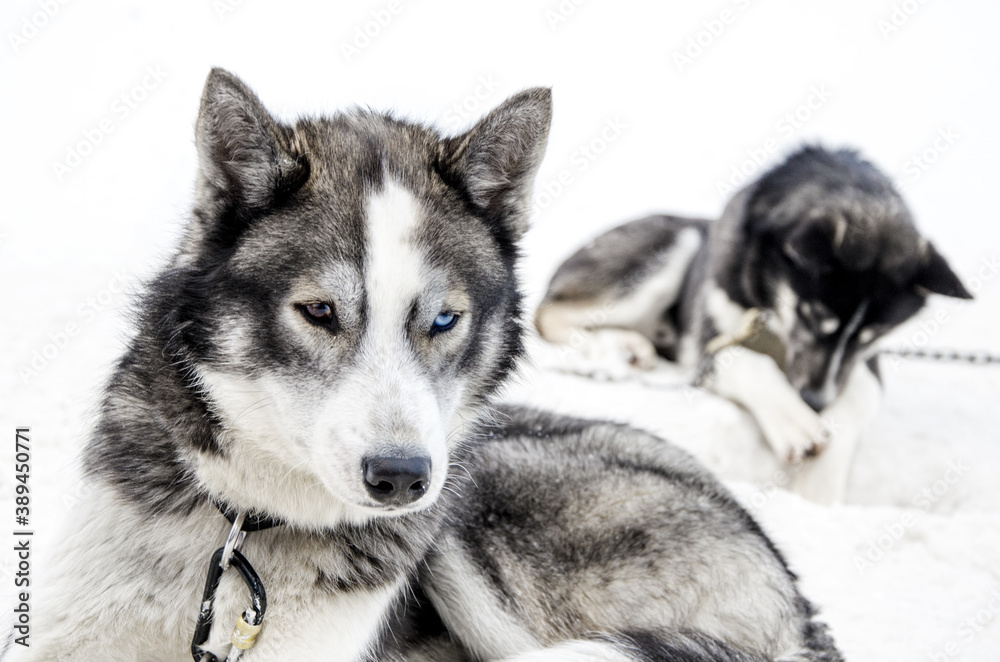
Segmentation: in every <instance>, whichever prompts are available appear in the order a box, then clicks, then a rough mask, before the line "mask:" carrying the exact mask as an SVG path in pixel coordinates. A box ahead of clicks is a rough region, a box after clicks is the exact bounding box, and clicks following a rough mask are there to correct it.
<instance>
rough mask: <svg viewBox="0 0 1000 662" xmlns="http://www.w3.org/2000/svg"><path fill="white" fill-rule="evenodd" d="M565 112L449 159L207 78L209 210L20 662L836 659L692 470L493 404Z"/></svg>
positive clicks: (517, 343) (103, 419) (135, 370)
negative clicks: (522, 266)
mask: <svg viewBox="0 0 1000 662" xmlns="http://www.w3.org/2000/svg"><path fill="white" fill-rule="evenodd" d="M550 116H551V98H550V93H549V91H548V90H544V89H533V90H528V91H526V92H522V93H520V94H518V95H515V96H514V97H512V98H510V99H509V100H507V101H506V102H505V103H503V104H502V105H501V106H499V107H498V108H496V109H495V110H493V111H492V112H491V113H489V114H488V115H487V116H486V117H485V118H484V119H483V120H482V121H480V122H479V123H478V124H477V125H476V126H475V127H473V128H472V129H471V130H469V131H468V132H467V133H465V134H463V135H460V136H457V137H443V136H441V135H439V134H438V133H437V132H436V131H434V130H433V129H429V128H426V127H422V126H418V125H415V124H411V123H407V122H404V121H401V120H397V119H394V118H392V117H390V116H387V115H381V114H376V113H372V112H367V111H353V112H348V113H344V114H340V115H336V116H333V117H331V118H318V119H303V120H300V121H298V122H296V123H295V124H294V125H289V124H284V123H281V122H279V121H278V120H276V119H274V118H273V117H272V116H271V115H270V114H269V113H268V112H267V111H266V110H265V109H264V107H263V106H262V105H261V103H260V101H259V100H258V99H257V97H256V96H255V95H254V94H253V92H251V91H250V90H249V89H248V88H247V87H246V86H245V85H244V84H243V83H242V82H241V81H239V80H238V79H237V78H235V77H234V76H233V75H231V74H229V73H227V72H225V71H221V70H214V71H213V72H212V73H211V75H210V76H209V78H208V81H207V84H206V87H205V91H204V95H203V97H202V102H201V109H200V113H199V117H198V121H197V130H196V144H197V149H198V155H199V173H198V180H197V200H196V204H195V208H194V215H193V218H192V219H191V222H190V225H189V227H188V231H187V233H186V235H185V236H184V238H183V240H182V244H181V247H180V249H179V251H178V252H177V254H176V256H175V257H174V258H173V259H172V261H171V262H170V263H169V265H168V266H167V267H166V268H165V269H164V271H163V272H162V273H160V274H159V276H157V277H156V278H155V279H154V280H153V281H152V283H151V284H150V286H149V288H148V293H147V294H146V295H145V296H144V297H143V298H141V299H140V300H139V301H138V304H139V308H140V313H141V314H140V316H139V320H138V332H137V333H136V335H135V337H134V339H133V340H132V341H131V344H130V347H129V349H128V351H127V353H126V354H125V356H124V357H123V358H122V360H121V361H120V362H119V364H118V366H117V369H116V370H115V372H114V374H113V376H112V378H111V381H110V384H109V385H108V387H107V394H106V398H105V400H104V403H103V407H102V411H101V416H100V419H99V423H98V425H97V427H96V429H95V431H94V434H93V437H92V439H91V441H90V443H89V444H88V446H87V448H86V450H85V455H84V461H85V467H86V480H87V485H88V488H87V490H86V493H87V499H86V503H85V505H84V506H82V507H81V508H82V510H81V511H79V512H78V513H74V523H73V527H72V530H71V531H70V532H68V533H67V535H66V536H65V538H64V539H63V541H62V543H61V545H62V548H61V549H60V550H59V554H58V560H57V562H56V563H55V568H54V570H53V572H52V575H51V576H50V577H49V582H48V584H47V586H48V588H47V589H46V590H43V591H40V592H39V594H38V596H37V598H36V599H35V602H34V607H35V609H36V612H35V614H36V615H35V618H34V621H33V626H34V629H33V631H32V636H31V641H30V644H31V645H30V648H24V647H21V646H18V645H17V644H14V645H13V646H12V650H13V651H14V656H15V658H16V659H26V660H67V661H82V662H89V661H91V660H95V661H96V660H101V661H102V662H108V661H126V660H127V661H129V662H134V661H135V660H171V661H180V660H184V659H190V658H191V656H192V654H193V655H194V658H195V659H196V660H204V661H206V662H208V661H211V660H216V659H222V658H225V657H226V655H232V654H233V652H232V651H230V639H229V637H230V633H231V632H232V628H233V624H234V623H236V624H239V625H238V627H237V633H236V634H235V635H234V641H236V642H237V643H239V644H240V646H247V645H248V644H249V643H252V640H253V637H254V636H256V645H254V646H252V647H250V648H248V649H247V650H246V651H245V652H243V653H242V657H241V659H243V660H245V662H266V661H278V660H280V661H284V660H324V661H328V662H338V661H339V662H361V661H362V660H374V659H384V660H411V661H413V662H417V661H419V660H435V661H436V662H444V661H446V660H449V659H450V660H500V659H511V660H519V661H522V662H525V661H528V660H536V661H541V660H585V659H586V660H607V661H609V662H612V661H614V662H618V661H626V660H630V661H635V662H649V661H652V660H666V659H685V660H730V661H736V660H754V661H758V660H775V659H782V660H825V661H829V660H839V659H841V658H840V656H839V654H838V653H837V652H836V649H835V648H834V645H833V643H832V641H831V639H830V637H829V636H828V635H827V634H826V630H825V626H823V625H822V624H820V623H817V622H815V621H814V620H813V610H812V608H811V607H810V605H809V603H808V602H807V601H806V600H805V599H803V598H802V597H801V595H800V594H799V593H798V591H797V588H796V584H795V578H794V576H793V575H792V574H791V572H789V570H788V569H787V567H786V566H785V563H784V561H783V560H782V557H781V555H780V554H779V553H778V552H777V551H776V550H775V548H774V547H773V545H772V544H771V543H770V541H769V540H768V539H767V537H766V536H765V535H764V534H763V533H762V532H761V530H760V529H759V528H758V527H757V525H756V524H755V523H754V521H753V520H752V519H751V518H750V517H749V516H748V515H747V514H746V512H745V511H743V510H742V509H741V508H740V507H739V506H738V505H737V504H736V503H735V502H734V501H733V499H732V498H731V497H730V496H728V495H727V494H726V492H725V491H724V490H723V489H722V488H721V487H720V486H719V484H718V483H716V482H715V481H714V480H713V479H712V478H711V477H710V476H709V475H708V474H707V473H706V472H705V471H704V470H703V469H701V468H700V467H698V466H697V465H696V464H695V463H694V462H693V461H692V460H691V459H690V458H689V457H688V456H686V455H685V454H683V453H682V452H680V451H678V450H677V449H675V448H673V447H671V446H669V445H667V444H666V443H665V442H662V441H660V440H658V439H655V438H652V437H650V436H648V435H645V434H642V433H640V432H637V431H634V430H631V429H629V428H626V427H621V426H614V425H610V424H601V423H593V422H583V421H577V420H568V419H560V418H555V417H552V416H546V415H543V414H537V413H534V412H530V411H524V410H520V409H500V408H494V406H493V405H492V402H493V400H494V398H495V395H496V393H497V390H498V388H499V387H500V385H501V384H502V383H503V382H504V380H505V378H506V377H507V376H508V374H509V373H510V372H511V370H512V369H513V368H514V366H515V363H516V361H517V359H518V357H519V356H520V354H521V353H522V344H521V332H522V328H521V323H520V317H521V310H520V306H521V299H520V296H521V295H520V293H519V289H518V283H517V280H516V277H515V266H516V258H517V255H518V242H519V239H520V238H521V236H522V234H523V233H524V231H525V230H526V221H527V214H528V210H529V207H530V205H529V200H530V192H531V186H532V181H533V179H534V175H535V172H536V170H537V167H538V165H539V163H540V161H541V158H542V154H543V151H544V147H545V143H546V140H547V135H548V128H549V123H550ZM224 515H225V516H224ZM230 518H232V519H233V524H232V525H231V524H230V521H229V519H230ZM241 522H242V525H241ZM240 529H243V530H245V531H250V533H249V536H248V537H247V538H246V540H245V541H242V547H241V548H240V550H239V551H238V552H230V551H229V550H230V549H232V548H234V547H235V546H236V545H237V544H238V536H237V532H238V531H239V530H240ZM227 532H229V533H230V535H231V536H232V538H231V539H230V541H228V544H227V547H226V553H225V555H224V556H228V557H231V558H232V562H233V565H234V566H235V567H237V569H238V570H239V571H240V573H241V574H243V575H244V576H246V575H248V572H249V571H247V570H246V568H247V566H250V567H251V570H252V569H255V570H256V574H257V576H258V577H259V583H253V582H251V581H250V580H249V579H247V580H245V581H246V583H247V584H248V585H249V586H252V587H253V588H254V591H255V592H254V595H255V596H260V595H261V591H260V590H259V587H260V585H261V584H262V585H263V586H264V587H265V588H266V616H265V618H264V620H263V624H262V628H263V629H262V630H261V631H259V633H254V632H250V631H249V629H248V628H250V627H255V626H256V625H257V616H259V615H260V613H261V612H263V611H264V607H265V605H264V600H263V599H258V600H256V601H254V602H253V603H252V606H253V609H249V610H245V608H246V607H247V605H248V604H249V603H250V602H251V597H250V596H249V595H248V591H247V586H244V581H241V578H240V576H239V575H238V574H237V573H236V571H235V570H230V571H223V572H222V575H221V583H220V584H219V586H218V590H217V592H216V597H215V601H214V604H213V603H212V602H211V601H207V600H206V601H205V603H203V602H202V595H203V594H202V589H203V587H204V586H205V585H206V574H207V572H208V571H209V569H210V567H211V568H212V569H213V572H214V573H217V572H219V571H220V569H222V568H224V561H222V560H221V559H219V558H216V557H213V550H215V549H216V548H218V547H221V546H222V543H223V541H224V540H227ZM210 558H211V559H212V560H211V561H210ZM199 614H202V615H203V616H204V615H206V614H208V615H211V616H213V619H214V621H213V622H214V627H213V628H212V629H211V631H210V632H208V631H202V634H203V635H204V637H203V638H202V639H200V640H196V641H195V644H192V643H191V642H192V635H193V634H194V632H195V626H196V618H198V616H199ZM241 614H243V617H244V618H245V619H246V623H241V621H240V619H241ZM241 650H242V649H241ZM189 651H190V652H189Z"/></svg>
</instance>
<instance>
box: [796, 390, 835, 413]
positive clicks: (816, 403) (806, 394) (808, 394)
mask: <svg viewBox="0 0 1000 662" xmlns="http://www.w3.org/2000/svg"><path fill="white" fill-rule="evenodd" d="M799 395H800V396H802V399H803V400H805V403H806V404H807V405H809V406H810V407H812V408H813V411H815V412H820V411H823V410H824V409H826V405H827V404H828V403H827V401H826V399H824V398H823V396H822V395H820V394H819V391H814V390H812V389H810V388H804V389H802V390H801V391H799Z"/></svg>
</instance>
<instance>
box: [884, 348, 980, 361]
mask: <svg viewBox="0 0 1000 662" xmlns="http://www.w3.org/2000/svg"><path fill="white" fill-rule="evenodd" d="M878 353H879V354H881V355H884V356H898V357H899V358H903V359H924V360H927V361H941V362H946V363H970V364H973V365H987V364H990V363H992V364H1000V354H991V353H990V352H985V351H984V352H958V351H951V350H942V349H901V348H896V349H882V350H879V352H878Z"/></svg>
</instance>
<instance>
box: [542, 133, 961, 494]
mask: <svg viewBox="0 0 1000 662" xmlns="http://www.w3.org/2000/svg"><path fill="white" fill-rule="evenodd" d="M931 293H939V294H945V295H949V296H956V297H962V298H968V297H969V296H970V295H969V294H968V292H967V291H966V290H965V288H964V287H963V286H962V284H961V283H960V281H959V279H958V278H957V277H956V276H955V274H954V273H953V272H952V270H951V268H950V267H949V266H948V264H947V263H946V262H945V260H944V258H942V257H941V255H940V254H939V253H938V252H937V250H936V249H935V248H934V246H933V245H932V244H931V243H930V242H928V241H927V240H926V239H924V238H923V237H921V235H920V234H919V233H918V231H917V229H916V228H915V226H914V224H913V221H912V218H911V215H910V212H909V210H908V209H907V207H906V205H905V203H904V202H903V200H902V198H901V197H900V196H899V194H898V193H897V192H896V190H895V189H894V187H893V185H892V183H891V181H890V180H889V179H888V178H887V177H886V176H885V175H884V174H882V173H881V172H879V171H878V170H877V169H876V168H875V167H874V166H873V165H871V164H870V163H868V162H867V161H864V160H862V159H861V158H860V157H859V156H858V155H857V154H856V153H855V152H852V151H848V150H841V151H828V150H826V149H823V148H820V147H805V148H803V149H801V150H800V151H798V152H796V153H795V154H793V155H791V156H790V157H789V158H788V159H787V160H786V161H784V162H783V163H781V164H780V165H778V166H777V167H775V168H773V169H772V170H770V171H769V172H767V173H765V174H764V175H763V176H761V177H760V178H759V179H758V180H757V181H756V182H754V183H752V184H750V185H749V186H747V187H746V188H745V189H743V190H742V191H740V192H738V193H737V194H736V195H735V196H734V198H733V199H732V200H731V201H730V203H729V204H728V205H727V207H726V209H725V211H724V213H723V215H722V217H721V218H720V219H719V220H718V221H716V222H709V221H705V220H701V219H689V218H679V217H674V216H651V217H649V218H644V219H641V220H638V221H633V222H631V223H627V224H625V225H622V226H619V227H617V228H614V229H612V230H611V231H609V232H607V233H605V234H604V235H602V236H600V237H598V238H597V239H595V240H594V241H593V242H592V243H591V244H589V245H588V246H586V247H584V248H582V249H581V250H580V251H578V252H577V253H576V254H574V255H573V256H571V257H570V258H569V259H568V260H567V261H566V262H564V263H563V264H562V266H560V268H559V269H558V271H557V272H556V274H555V275H554V276H553V278H552V281H551V283H550V285H549V289H548V292H547V294H546V295H545V298H544V300H543V301H542V303H541V305H540V306H539V308H538V310H537V313H536V317H535V320H536V326H537V327H538V329H539V331H540V333H541V334H542V335H543V337H545V338H547V339H549V340H551V341H553V342H558V343H569V342H573V344H574V345H577V346H580V347H581V348H582V351H583V352H584V353H585V354H586V355H588V356H589V357H590V358H591V359H592V360H593V361H595V362H598V364H599V363H600V362H602V361H604V362H606V361H611V362H612V367H614V364H616V363H617V364H619V365H620V364H624V363H626V362H630V363H631V364H632V365H633V366H636V367H637V368H650V367H652V365H653V364H654V363H655V359H656V356H657V354H659V355H661V356H663V357H666V358H668V359H671V360H678V361H680V362H681V363H683V364H686V365H688V366H692V367H693V366H697V365H702V364H703V361H704V360H705V358H706V345H708V344H709V343H710V342H711V341H712V340H713V339H715V338H716V337H719V336H720V335H721V336H729V337H732V336H735V335H737V334H739V331H740V329H741V326H742V325H744V324H745V323H746V322H747V318H746V317H745V315H746V313H747V311H748V310H750V309H757V310H759V311H763V312H764V313H765V315H766V317H765V318H764V319H766V320H767V327H766V330H765V331H764V334H766V337H767V338H769V339H770V345H771V348H772V349H773V350H776V351H747V350H746V349H745V348H744V347H742V346H733V347H729V348H727V349H724V350H723V351H722V352H720V353H719V354H718V355H717V356H716V357H715V361H714V364H715V367H714V371H713V373H712V374H710V376H709V377H708V379H707V382H706V384H707V386H708V387H709V388H710V389H712V390H713V391H714V392H716V393H718V394H720V395H722V396H725V397H727V398H730V399H732V400H734V401H735V402H737V403H739V404H741V405H743V406H744V407H746V408H747V409H748V410H749V411H750V413H751V414H752V415H753V416H754V417H755V419H756V420H757V422H758V424H759V425H760V428H761V430H762V432H763V434H764V436H765V438H766V439H767V441H768V442H769V443H770V445H771V447H772V448H773V449H774V451H775V453H776V454H777V455H778V457H779V458H780V459H781V460H784V461H788V462H791V463H795V462H799V461H801V460H803V459H805V458H808V457H812V456H815V455H818V454H819V453H820V452H821V451H824V450H825V453H824V454H823V457H821V458H819V459H816V460H813V461H811V462H809V463H806V465H805V466H803V467H802V468H801V469H799V470H798V472H797V474H796V481H797V485H798V488H799V491H801V492H802V493H804V494H806V495H807V496H811V497H812V498H814V499H816V500H819V501H836V500H839V499H840V498H841V496H842V492H843V487H844V485H845V483H846V478H847V476H846V471H847V469H848V465H849V463H850V458H851V455H852V453H853V449H854V447H855V444H856V442H857V438H858V435H859V434H860V432H861V430H862V429H863V428H864V426H865V423H866V422H867V421H868V420H869V419H870V418H871V417H872V415H873V414H874V412H875V410H876V408H877V401H878V399H879V397H880V388H879V385H878V380H877V377H876V376H877V368H876V366H874V363H873V362H869V359H871V358H872V352H873V346H874V343H875V341H876V340H878V339H879V338H880V337H881V336H883V335H884V334H885V333H886V332H888V331H890V330H891V329H893V328H894V327H896V326H897V325H899V324H900V323H902V322H904V321H905V320H907V319H908V318H909V317H911V316H912V315H913V314H915V313H916V312H917V311H918V310H919V309H920V308H921V307H922V306H923V305H924V302H925V300H926V298H927V296H928V295H929V294H931ZM761 344H762V345H765V346H766V345H767V344H768V343H767V342H764V343H761ZM782 354H783V356H782ZM831 437H832V439H831ZM827 446H830V448H829V449H827Z"/></svg>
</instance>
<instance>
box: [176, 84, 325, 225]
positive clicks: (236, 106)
mask: <svg viewBox="0 0 1000 662" xmlns="http://www.w3.org/2000/svg"><path fill="white" fill-rule="evenodd" d="M195 137H196V143H197V147H198V161H199V169H200V174H201V177H202V183H203V184H204V185H206V186H207V187H208V191H207V192H208V193H209V195H211V196H212V197H213V198H216V199H221V200H222V201H223V203H224V205H225V206H232V205H236V206H239V207H242V208H245V209H248V210H251V211H253V210H261V209H266V208H268V207H270V206H272V205H273V204H275V203H276V202H278V201H279V200H280V199H281V198H283V197H284V196H287V195H289V194H291V193H292V192H294V191H295V190H297V189H298V188H299V187H300V186H302V184H304V183H305V180H306V179H307V178H308V176H309V164H308V162H307V161H306V159H305V157H304V155H301V154H298V153H297V152H296V150H295V149H294V148H293V147H292V130H291V129H290V128H289V127H287V126H284V125H282V124H280V123H279V122H277V121H276V120H275V119H274V118H273V117H272V116H271V115H270V113H268V112H267V110H266V109H265V108H264V106H263V104H261V102H260V100H259V99H258V98H257V95H256V94H254V93H253V91H252V90H251V89H250V88H249V87H247V85H246V84H245V83H243V81H241V80H240V79H239V78H237V77H236V76H234V75H233V74H231V73H229V72H228V71H226V70H224V69H219V68H216V69H212V71H211V73H209V75H208V79H207V80H206V81H205V90H204V92H203V93H202V97H201V108H200V110H199V113H198V123H197V127H196V130H195Z"/></svg>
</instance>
